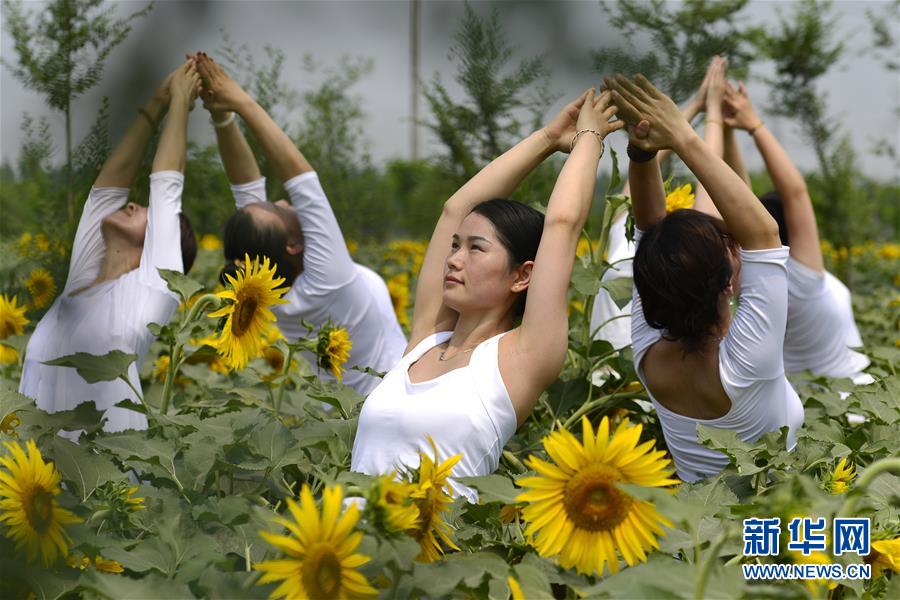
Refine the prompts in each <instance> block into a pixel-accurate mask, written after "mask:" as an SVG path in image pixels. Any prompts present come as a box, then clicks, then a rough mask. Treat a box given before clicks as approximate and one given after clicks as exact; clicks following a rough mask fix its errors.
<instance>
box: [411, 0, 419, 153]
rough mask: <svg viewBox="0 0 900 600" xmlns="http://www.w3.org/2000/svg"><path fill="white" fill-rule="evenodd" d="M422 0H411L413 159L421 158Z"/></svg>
mask: <svg viewBox="0 0 900 600" xmlns="http://www.w3.org/2000/svg"><path fill="white" fill-rule="evenodd" d="M421 3H422V0H410V2H409V21H410V23H409V53H410V57H409V58H410V60H409V64H410V102H411V105H410V112H411V117H410V129H409V149H410V155H411V158H412V160H418V159H419V20H420V19H419V15H420V12H421Z"/></svg>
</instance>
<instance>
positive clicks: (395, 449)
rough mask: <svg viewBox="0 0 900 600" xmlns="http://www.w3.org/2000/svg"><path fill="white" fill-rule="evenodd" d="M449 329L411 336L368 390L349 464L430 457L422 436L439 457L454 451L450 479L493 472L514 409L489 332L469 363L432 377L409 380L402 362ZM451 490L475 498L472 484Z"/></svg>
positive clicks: (401, 463) (378, 469)
mask: <svg viewBox="0 0 900 600" xmlns="http://www.w3.org/2000/svg"><path fill="white" fill-rule="evenodd" d="M452 334H453V332H452V331H441V332H438V333H435V334H432V335H430V336H428V337H427V338H425V339H424V340H422V341H421V342H419V344H418V345H417V346H416V347H415V348H413V349H412V351H411V352H409V353H408V354H407V355H406V356H404V357H403V358H402V359H401V360H400V362H399V364H397V366H396V367H394V368H393V369H391V370H390V371H389V372H388V374H387V375H385V377H384V379H383V380H382V382H381V383H380V384H379V385H378V387H376V388H375V389H374V390H372V393H371V394H369V397H368V398H366V401H365V404H363V407H362V412H361V413H360V415H359V427H358V428H357V431H356V439H355V440H354V442H353V453H352V459H351V463H350V468H351V470H353V471H356V472H359V473H366V474H368V475H380V474H384V473H390V472H391V471H392V470H394V469H398V470H402V469H403V468H404V467H406V468H415V467H418V466H419V452H420V451H421V452H424V453H426V454H428V455H431V453H432V450H431V447H430V446H429V444H428V441H427V439H426V436H428V435H430V436H431V437H432V438H433V439H434V442H435V444H436V445H437V449H438V457H439V459H440V460H441V461H444V460H447V459H448V458H449V457H451V456H453V455H455V454H462V458H461V459H460V461H459V462H458V463H457V464H456V465H455V466H454V467H453V475H454V476H455V477H471V476H477V475H489V474H491V473H493V472H494V471H496V470H497V467H498V465H499V463H500V453H501V452H502V451H503V446H504V445H505V444H506V442H507V441H508V440H509V438H511V437H512V435H513V434H514V433H515V431H516V413H515V411H514V410H513V406H512V402H511V401H510V399H509V393H508V392H507V390H506V386H505V385H504V383H503V378H502V377H501V376H500V365H499V361H498V348H499V343H500V338H501V337H503V335H505V334H502V333H501V334H500V335H496V336H494V337H492V338H490V339H488V340H485V341H483V342H481V343H480V344H478V346H476V347H475V349H474V350H473V351H472V356H471V358H470V359H469V364H468V365H467V366H465V367H460V368H458V369H454V370H452V371H449V372H447V373H444V374H443V375H439V376H438V377H435V378H434V379H431V380H428V381H422V382H420V383H412V382H411V381H410V380H409V366H410V365H411V364H412V363H414V362H415V361H417V360H418V359H419V358H421V356H422V355H423V354H425V353H426V352H427V351H428V350H430V349H431V348H434V347H435V346H437V345H438V344H442V343H443V342H445V341H447V340H448V339H450V336H451V335H452ZM450 484H451V486H452V488H453V492H454V495H464V496H466V497H467V498H468V499H469V500H470V501H473V502H474V501H475V500H476V498H477V495H476V494H475V492H474V490H472V489H471V488H468V487H466V486H463V485H461V484H459V483H456V482H454V481H452V480H451V481H450Z"/></svg>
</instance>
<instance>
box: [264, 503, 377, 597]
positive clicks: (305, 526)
mask: <svg viewBox="0 0 900 600" xmlns="http://www.w3.org/2000/svg"><path fill="white" fill-rule="evenodd" d="M343 498H344V491H343V489H342V488H341V486H339V485H338V486H335V487H333V488H327V487H326V488H325V492H324V494H323V498H322V512H321V514H320V513H319V509H318V508H317V507H316V501H315V499H314V498H313V495H312V491H310V488H309V486H308V485H304V486H303V489H302V490H301V491H300V503H299V505H298V504H297V503H296V502H295V501H294V499H293V498H288V499H287V505H288V509H289V510H290V512H291V515H292V516H293V517H294V519H293V520H289V519H285V518H282V517H277V518H276V519H275V522H276V523H278V524H279V525H282V526H284V527H286V528H287V529H288V531H289V532H290V534H293V535H276V534H273V533H269V532H267V531H260V532H259V535H260V536H261V537H262V538H263V539H264V540H266V541H267V542H269V543H270V544H272V545H273V546H275V547H276V548H277V549H279V550H281V551H282V552H283V553H284V554H285V555H286V557H285V558H281V559H277V560H267V561H264V562H261V563H257V564H256V569H257V570H259V571H264V572H265V573H264V574H263V576H262V577H261V578H260V580H259V583H261V584H262V583H272V582H273V581H281V585H279V586H278V587H277V588H275V591H274V592H272V595H271V597H272V598H284V597H286V598H315V599H319V598H322V599H324V598H368V597H374V596H377V595H378V592H377V591H376V590H375V588H373V587H372V586H371V585H369V582H368V581H366V578H365V577H364V576H363V575H362V574H361V573H360V572H359V571H357V570H356V568H357V567H359V566H362V565H364V564H366V563H367V562H369V560H370V558H369V557H368V556H364V555H362V554H354V550H356V548H357V547H358V546H359V543H360V542H361V541H362V537H363V534H362V532H361V531H353V528H354V527H355V526H356V523H357V521H359V509H358V508H357V507H356V505H355V504H351V505H350V506H348V507H347V510H346V511H344V513H343V514H341V503H342V501H343Z"/></svg>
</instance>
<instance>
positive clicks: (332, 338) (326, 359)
mask: <svg viewBox="0 0 900 600" xmlns="http://www.w3.org/2000/svg"><path fill="white" fill-rule="evenodd" d="M352 348H353V342H352V341H351V340H350V334H348V333H347V330H346V329H344V328H342V327H334V326H332V325H330V324H329V325H326V326H325V327H323V328H322V329H321V330H320V331H319V343H318V346H317V347H316V355H317V357H318V361H317V362H318V365H319V368H320V369H325V370H327V371H331V374H332V375H334V378H335V379H337V380H338V381H342V380H343V379H344V369H343V368H342V367H343V366H344V364H345V363H346V362H347V361H348V360H349V359H350V350H351V349H352Z"/></svg>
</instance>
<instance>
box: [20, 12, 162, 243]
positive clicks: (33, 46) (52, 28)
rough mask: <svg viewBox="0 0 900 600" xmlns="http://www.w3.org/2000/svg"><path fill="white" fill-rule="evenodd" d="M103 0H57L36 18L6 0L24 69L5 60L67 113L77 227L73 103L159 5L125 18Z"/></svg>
mask: <svg viewBox="0 0 900 600" xmlns="http://www.w3.org/2000/svg"><path fill="white" fill-rule="evenodd" d="M102 5H103V0H52V1H51V2H49V4H48V5H47V6H46V7H45V8H43V9H42V10H40V11H38V12H37V14H36V15H35V14H34V13H33V12H32V11H31V10H26V9H25V8H24V7H23V4H22V2H21V0H18V1H16V0H3V17H4V19H5V21H6V28H7V31H9V33H10V35H11V36H12V38H13V41H14V48H15V52H16V55H17V56H18V64H17V65H12V64H10V63H7V62H6V61H3V64H5V65H6V66H7V67H8V68H9V69H10V70H11V71H12V73H13V75H14V76H15V77H16V78H17V79H19V81H21V82H22V84H23V85H24V86H25V87H26V88H28V89H32V90H35V91H37V92H38V93H41V94H43V95H44V96H45V98H44V100H45V101H46V102H47V104H48V105H50V107H51V108H54V109H56V110H59V111H61V112H62V113H63V114H64V116H65V124H66V146H65V147H66V166H65V173H66V208H67V212H68V219H69V224H70V226H72V225H74V223H75V207H74V203H73V196H74V194H73V161H72V103H73V102H74V101H75V100H76V99H77V98H78V97H79V96H81V95H82V94H84V93H85V92H86V91H87V90H89V89H90V88H92V87H94V86H95V85H97V83H99V82H100V79H101V77H102V76H103V68H104V63H105V61H106V59H107V57H108V56H109V54H110V53H111V52H112V51H113V49H114V48H115V47H116V46H118V45H119V44H120V43H122V42H123V41H124V40H125V38H126V37H127V36H128V34H129V33H130V32H131V22H132V21H134V20H135V19H137V18H138V17H142V16H144V15H146V14H148V13H149V12H150V10H151V9H152V7H153V3H152V2H151V3H150V4H148V5H147V7H146V8H144V9H143V10H140V11H136V12H134V13H132V14H131V15H129V16H128V17H125V18H123V19H119V18H115V17H114V16H113V12H114V9H113V8H107V9H104V8H102Z"/></svg>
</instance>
